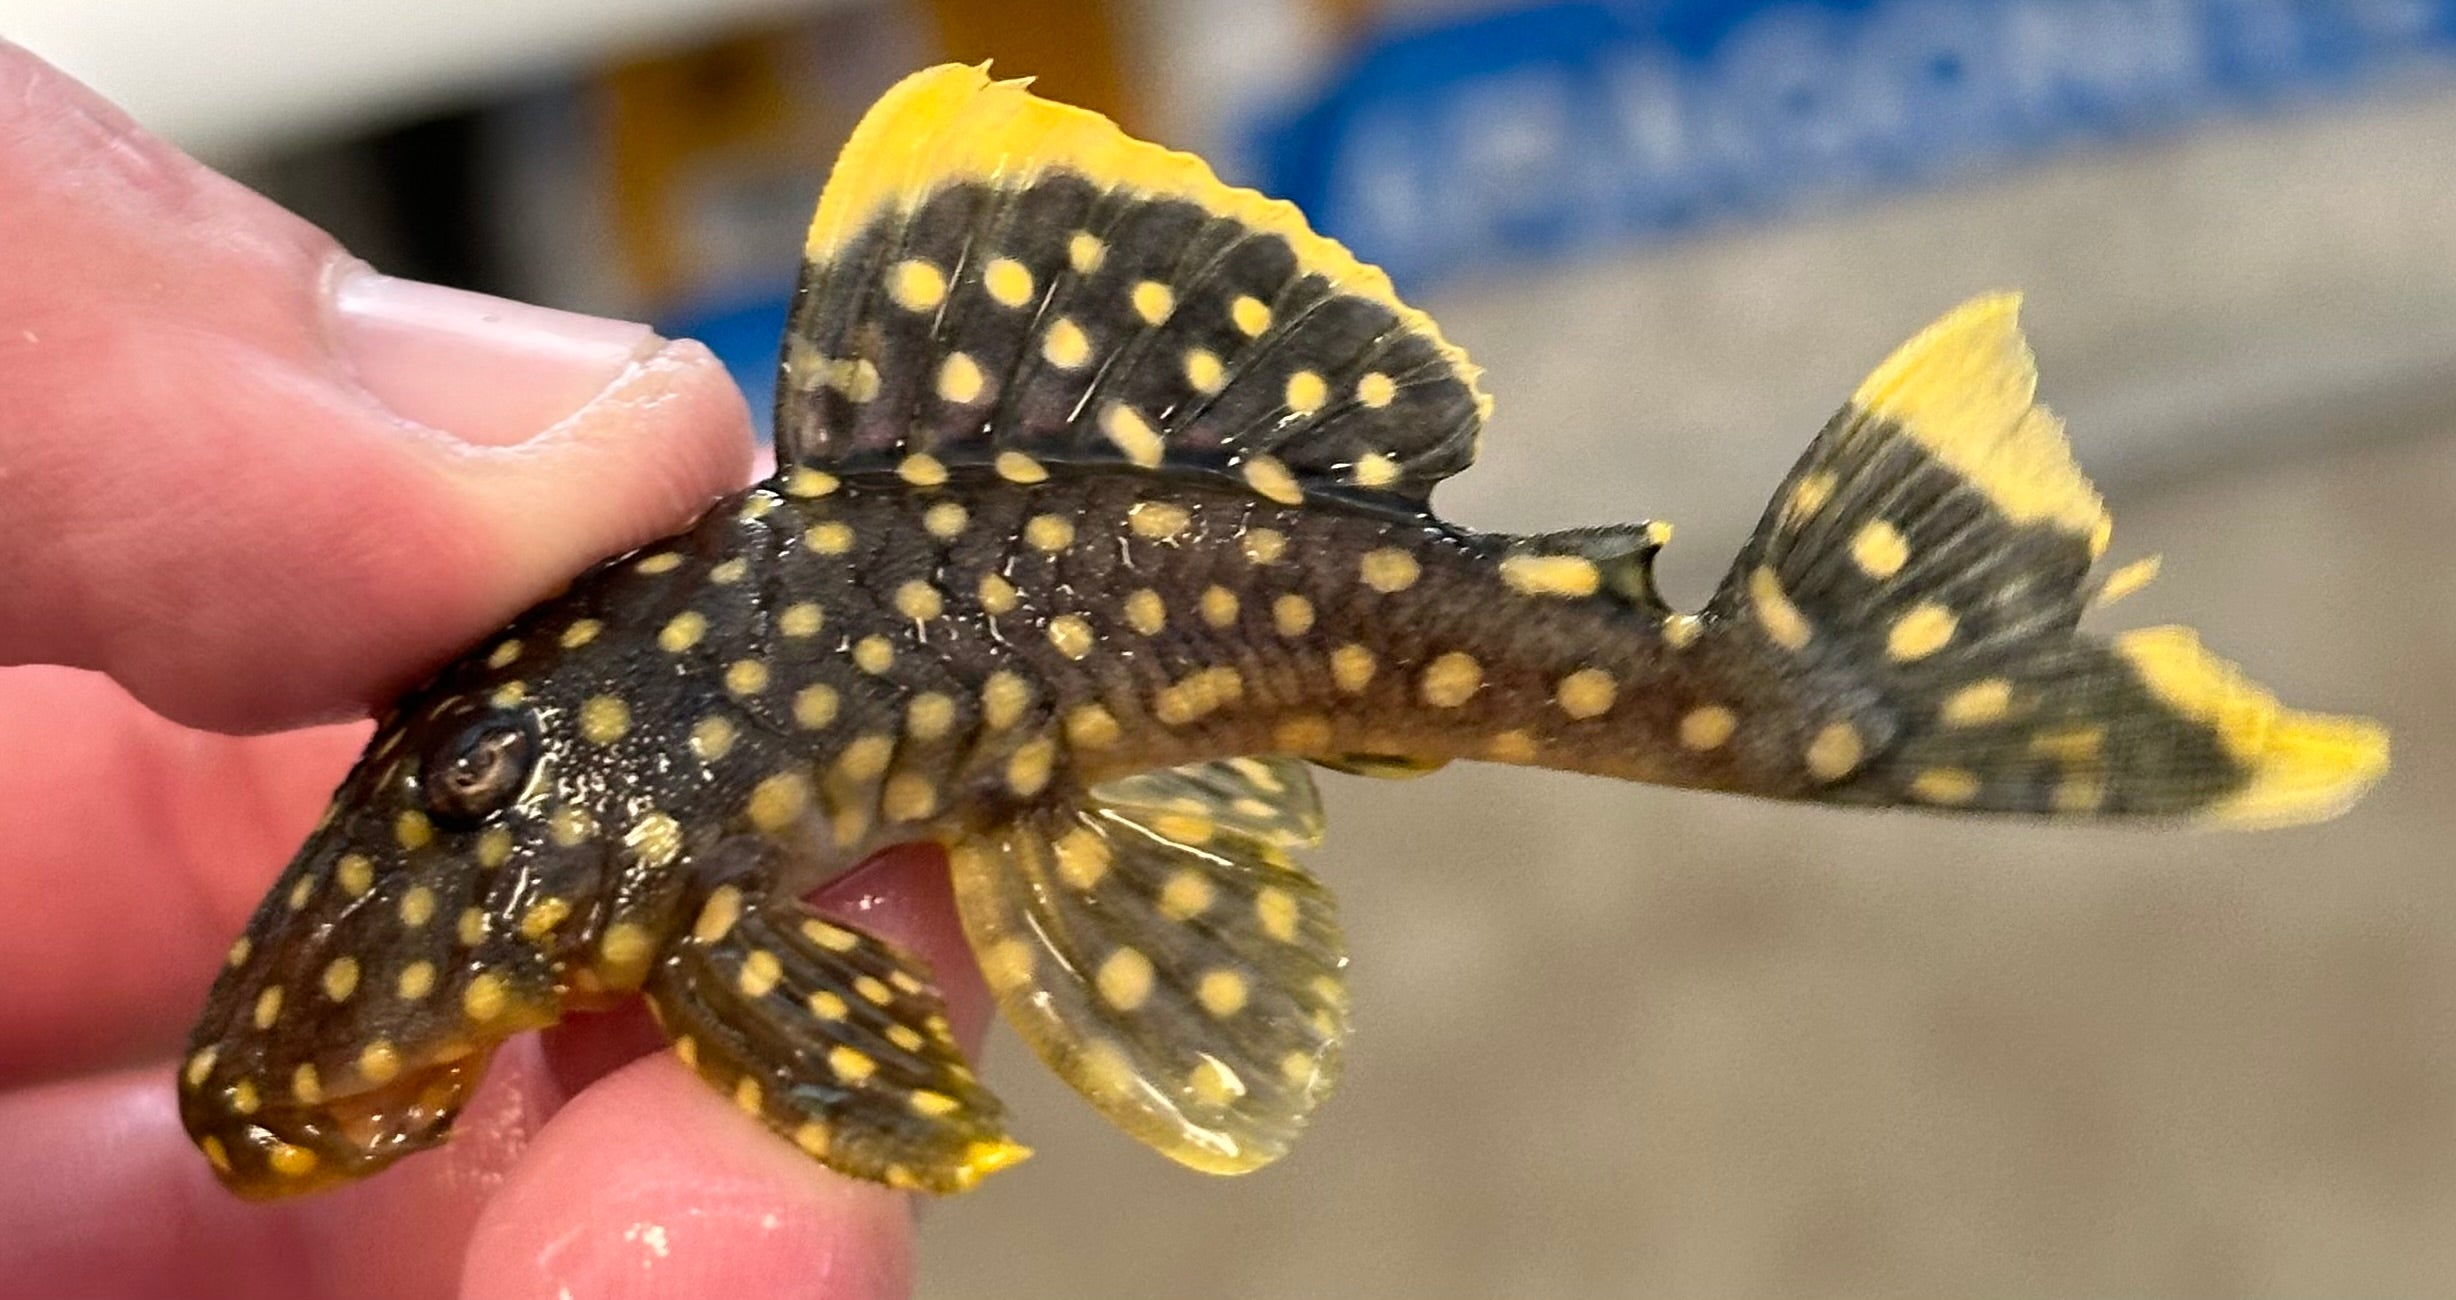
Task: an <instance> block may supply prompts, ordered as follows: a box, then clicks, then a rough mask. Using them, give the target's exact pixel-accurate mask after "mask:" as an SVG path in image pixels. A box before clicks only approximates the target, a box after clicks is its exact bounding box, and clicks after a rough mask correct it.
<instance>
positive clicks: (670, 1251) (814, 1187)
mask: <svg viewBox="0 0 2456 1300" xmlns="http://www.w3.org/2000/svg"><path fill="white" fill-rule="evenodd" d="M816 901H817V903H818V904H819V906H820V907H821V908H822V909H823V910H825V911H827V912H829V913H831V914H833V915H836V916H839V917H842V918H844V919H846V920H849V921H854V922H857V923H859V924H861V925H862V926H864V927H866V928H869V929H872V930H874V931H875V932H877V933H879V934H880V935H883V936H885V937H886V938H889V939H892V940H894V941H895V942H897V943H899V944H902V945H903V946H905V947H907V948H909V949H911V950H913V951H914V952H915V953H917V954H918V955H920V956H921V957H922V958H924V959H925V960H927V961H928V962H929V963H930V966H931V969H932V970H933V971H934V972H936V975H937V980H938V984H939V987H940V991H941V992H942V993H943V994H944V996H945V997H946V1000H947V1005H948V1018H949V1020H950V1021H952V1022H953V1024H954V1025H955V1027H956V1033H957V1036H958V1039H959V1041H961V1042H962V1043H963V1044H964V1045H965V1049H966V1050H967V1051H971V1052H977V1051H978V1050H979V1047H980V1036H981V1033H982V1031H983V1030H984V1028H985V1027H986V1019H987V1016H988V1007H989V992H988V990H987V989H986V988H985V987H983V986H982V983H981V980H980V976H979V973H978V971H977V969H976V968H975V966H974V964H973V962H972V958H971V955H970V951H969V949H968V948H967V947H966V946H965V943H964V938H963V935H962V932H961V930H960V928H959V927H958V926H957V925H956V922H955V915H954V905H953V898H952V892H951V890H950V888H949V886H948V882H947V867H946V855H945V853H944V852H943V851H941V850H939V849H938V848H937V847H936V846H934V845H930V846H922V845H911V846H905V847H903V848H899V849H892V850H889V851H888V852H886V853H883V854H880V855H879V856H878V857H876V858H873V859H872V860H871V861H870V862H869V863H868V864H867V865H866V866H864V867H862V868H861V869H860V870H857V871H855V872H852V873H850V874H848V875H846V876H844V877H842V878H841V879H839V880H838V881H836V882H835V883H834V884H832V885H831V886H830V887H829V888H827V889H825V890H823V891H821V892H820V894H819V895H818V896H817V898H816ZM628 1028H629V1032H631V1033H632V1034H634V1035H635V1037H634V1038H633V1039H632V1040H631V1041H632V1042H633V1044H634V1046H635V1047H636V1046H638V1045H640V1043H641V1042H642V1041H643V1040H644V1039H645V1037H646V1036H645V1035H641V1034H639V1032H638V1027H637V1025H636V1024H633V1025H630V1026H628ZM599 1046H600V1047H601V1048H602V1043H601V1044H599ZM576 1059H589V1058H586V1057H578V1058H576ZM596 1059H599V1060H602V1059H603V1058H602V1057H599V1058H596ZM563 1077H564V1078H565V1080H566V1081H567V1082H568V1081H570V1079H571V1077H572V1076H571V1074H570V1073H569V1072H568V1071H567V1072H565V1073H564V1075H563ZM910 1232H911V1228H910V1215H909V1210H908V1206H907V1204H906V1197H905V1196H904V1194H903V1193H899V1192H892V1191H889V1190H887V1189H886V1188H883V1187H879V1186H877V1185H875V1184H871V1183H863V1182H857V1181H855V1180H853V1179H849V1178H845V1177H842V1176H841V1175H838V1174H835V1173H832V1172H830V1171H829V1170H827V1169H826V1168H825V1167H823V1166H821V1165H818V1164H816V1163H814V1162H812V1161H811V1160H810V1159H808V1158H807V1157H805V1156H803V1155H802V1154H801V1153H800V1152H799V1151H796V1150H794V1149H793V1148H792V1147H791V1146H790V1145H789V1144H787V1143H785V1142H783V1141H780V1140H778V1139H777V1138H776V1136H775V1135H774V1134H772V1133H770V1132H769V1131H768V1130H767V1129H765V1128H764V1127H762V1126H761V1125H760V1124H759V1123H758V1122H757V1121H755V1120H752V1119H750V1118H749V1117H747V1116H745V1115H743V1114H742V1113H741V1112H740V1111H738V1110H736V1109H735V1108H734V1106H733V1105H732V1104H731V1103H730V1102H729V1101H728V1100H727V1099H725V1098H723V1097H720V1096H719V1095H717V1093H716V1092H715V1090H713V1089H711V1088H709V1087H708V1086H707V1084H705V1083H704V1082H702V1081H701V1080H699V1079H698V1078H697V1077H695V1076H693V1075H692V1074H691V1073H690V1072H689V1071H687V1070H685V1069H683V1068H682V1066H681V1065H680V1064H679V1063H678V1062H676V1061H674V1060H673V1059H672V1058H671V1057H670V1056H667V1055H665V1054H663V1053H659V1054H657V1055H655V1056H653V1057H651V1058H649V1059H645V1060H638V1061H634V1062H632V1063H631V1064H629V1065H626V1066H623V1067H622V1068H620V1069H618V1070H615V1071H614V1072H613V1073H612V1074H611V1075H609V1076H607V1077H605V1078H603V1079H601V1080H599V1081H597V1082H596V1083H594V1084H593V1085H592V1086H589V1087H588V1088H587V1090H586V1091H584V1092H582V1093H581V1094H580V1095H579V1097H578V1099H577V1100H575V1101H574V1102H572V1103H571V1104H570V1105H569V1106H567V1107H566V1108H565V1109H564V1110H563V1111H562V1112H561V1113H559V1114H557V1115H556V1116H555V1117H554V1119H553V1121H552V1122H551V1123H549V1124H548V1125H547V1126H546V1128H545V1131H544V1132H542V1133H541V1134H540V1135H539V1136H538V1141H537V1145H536V1148H535V1149H534V1151H533V1152H532V1154H531V1157H530V1159H528V1160H527V1161H524V1162H523V1163H522V1164H521V1165H520V1167H519V1169H518V1170H516V1171H515V1172H514V1174H513V1176H512V1178H511V1180H510V1182H508V1183H507V1184H506V1185H505V1186H504V1189H503V1193H502V1195H501V1196H499V1197H498V1198H496V1200H495V1202H494V1203H493V1204H491V1205H489V1206H488V1207H487V1210H486V1213H485V1215H484V1217H483V1219H482V1220H481V1221H480V1224H479V1227H478V1231H477V1233H476V1235H475V1237H474V1238H473V1239H472V1241H471V1244H470V1253H469V1265H468V1272H467V1274H466V1275H465V1281H464V1295H465V1296H466V1297H469V1298H470V1300H478V1298H480V1297H484V1298H485V1300H531V1298H543V1297H553V1296H561V1295H587V1296H607V1297H615V1296H630V1295H640V1296H674V1297H693V1296H723V1297H733V1296H742V1295H760V1296H769V1295H773V1296H786V1297H792V1296H807V1297H822V1296H824V1297H830V1298H831V1300H833V1298H836V1297H873V1296H899V1295H903V1294H904V1293H905V1292H906V1290H907V1289H908V1287H909V1279H910V1271H911V1240H910Z"/></svg>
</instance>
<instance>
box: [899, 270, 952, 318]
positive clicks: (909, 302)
mask: <svg viewBox="0 0 2456 1300" xmlns="http://www.w3.org/2000/svg"><path fill="white" fill-rule="evenodd" d="M887 296H888V297H889V298H892V299H894V300H895V305H896V306H898V307H902V308H903V309H905V310H906V311H927V310H929V309H930V308H932V307H935V306H937V305H938V304H939V303H941V302H943V301H945V299H946V296H947V277H946V273H945V272H943V271H940V270H939V269H938V268H937V267H935V266H932V265H931V264H929V263H928V262H924V261H922V260H921V259H919V258H917V257H908V258H905V259H904V260H903V261H901V262H898V263H896V264H895V266H894V267H893V268H892V269H890V270H889V271H888V273H887Z"/></svg>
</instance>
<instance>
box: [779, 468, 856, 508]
mask: <svg viewBox="0 0 2456 1300" xmlns="http://www.w3.org/2000/svg"><path fill="white" fill-rule="evenodd" d="M840 486H842V484H841V483H840V481H839V480H838V479H837V478H836V476H835V475H833V474H830V473H827V472H826V471H825V470H816V469H812V468H810V467H809V466H807V465H796V466H794V467H793V468H792V469H790V470H787V471H785V495H786V496H789V497H799V498H801V499H802V500H805V501H808V500H812V499H815V498H818V497H823V496H826V495H828V494H830V493H832V492H834V491H835V490H836V489H837V488H838V487H840Z"/></svg>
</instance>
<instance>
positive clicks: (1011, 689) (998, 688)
mask: <svg viewBox="0 0 2456 1300" xmlns="http://www.w3.org/2000/svg"><path fill="white" fill-rule="evenodd" d="M1031 703H1032V687H1031V684H1030V683H1028V682H1026V681H1024V680H1023V679H1022V678H1021V677H1018V676H1016V675H1015V674H1013V673H1010V672H1008V671H1006V670H1005V669H1003V668H1001V669H999V670H998V671H996V672H994V673H991V674H990V675H989V676H988V678H987V679H985V680H983V681H982V683H981V721H982V722H984V723H986V724H988V726H989V728H990V729H991V730H993V731H1002V730H1004V729H1006V728H1008V727H1011V726H1014V725H1015V724H1016V723H1017V722H1019V721H1022V719H1023V711H1024V710H1025V709H1026V708H1029V707H1030V706H1031Z"/></svg>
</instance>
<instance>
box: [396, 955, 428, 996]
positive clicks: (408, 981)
mask: <svg viewBox="0 0 2456 1300" xmlns="http://www.w3.org/2000/svg"><path fill="white" fill-rule="evenodd" d="M392 991H393V993H394V995H395V996H397V997H399V998H400V999H401V1000H402V1001H404V1002H416V1001H417V1000H419V999H420V998H423V997H425V996H426V995H427V994H429V993H432V992H434V991H435V963H433V962H431V961H413V962H411V963H410V964H408V965H407V966H404V967H402V968H401V974H400V976H399V977H398V978H396V979H395V980H394V981H393V984H392Z"/></svg>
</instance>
